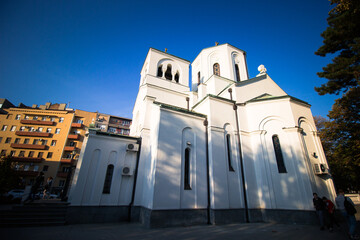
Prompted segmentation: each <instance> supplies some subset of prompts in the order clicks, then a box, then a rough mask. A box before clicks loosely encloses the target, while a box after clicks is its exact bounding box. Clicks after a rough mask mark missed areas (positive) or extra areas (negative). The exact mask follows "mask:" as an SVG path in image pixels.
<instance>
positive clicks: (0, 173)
mask: <svg viewBox="0 0 360 240" xmlns="http://www.w3.org/2000/svg"><path fill="white" fill-rule="evenodd" d="M18 185H19V177H18V176H17V174H16V172H15V171H14V170H13V168H12V161H11V158H10V157H2V158H1V159H0V193H5V192H8V191H9V190H11V189H13V188H17V187H18Z"/></svg>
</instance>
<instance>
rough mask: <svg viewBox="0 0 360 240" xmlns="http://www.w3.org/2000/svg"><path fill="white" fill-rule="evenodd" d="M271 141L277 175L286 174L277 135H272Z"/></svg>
mask: <svg viewBox="0 0 360 240" xmlns="http://www.w3.org/2000/svg"><path fill="white" fill-rule="evenodd" d="M272 140H273V144H274V150H275V157H276V163H277V166H278V170H279V173H287V172H286V167H285V163H284V157H283V154H282V151H281V146H280V140H279V137H278V136H277V135H273V136H272Z"/></svg>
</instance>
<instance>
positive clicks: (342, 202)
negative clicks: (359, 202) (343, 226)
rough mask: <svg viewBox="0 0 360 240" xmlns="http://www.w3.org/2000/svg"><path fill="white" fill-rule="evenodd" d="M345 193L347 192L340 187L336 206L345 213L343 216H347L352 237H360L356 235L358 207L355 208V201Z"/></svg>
mask: <svg viewBox="0 0 360 240" xmlns="http://www.w3.org/2000/svg"><path fill="white" fill-rule="evenodd" d="M344 194H345V193H344V190H342V189H339V191H338V196H337V197H336V198H335V202H336V206H337V208H338V209H339V210H340V212H341V214H342V215H343V217H344V218H345V220H346V222H347V224H348V227H349V237H350V239H359V237H358V236H356V235H355V228H356V219H355V213H356V209H355V207H354V203H353V202H352V201H351V199H350V198H348V197H345V195H344ZM349 204H350V205H349Z"/></svg>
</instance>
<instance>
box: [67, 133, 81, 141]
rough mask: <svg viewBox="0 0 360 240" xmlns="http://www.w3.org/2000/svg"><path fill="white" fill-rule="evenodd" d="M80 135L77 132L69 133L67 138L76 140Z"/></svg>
mask: <svg viewBox="0 0 360 240" xmlns="http://www.w3.org/2000/svg"><path fill="white" fill-rule="evenodd" d="M79 137H80V135H79V134H69V135H68V139H73V140H78V139H79Z"/></svg>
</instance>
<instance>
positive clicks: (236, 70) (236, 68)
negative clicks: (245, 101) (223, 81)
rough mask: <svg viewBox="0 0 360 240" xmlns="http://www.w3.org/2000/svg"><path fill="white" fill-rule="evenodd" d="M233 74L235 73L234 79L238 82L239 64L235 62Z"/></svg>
mask: <svg viewBox="0 0 360 240" xmlns="http://www.w3.org/2000/svg"><path fill="white" fill-rule="evenodd" d="M235 74H236V81H237V82H240V71H239V65H238V64H235Z"/></svg>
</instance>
